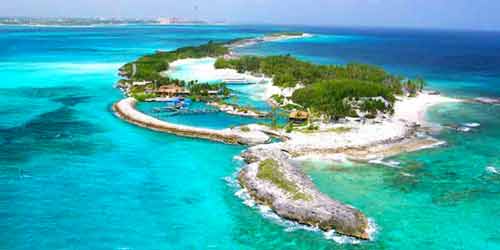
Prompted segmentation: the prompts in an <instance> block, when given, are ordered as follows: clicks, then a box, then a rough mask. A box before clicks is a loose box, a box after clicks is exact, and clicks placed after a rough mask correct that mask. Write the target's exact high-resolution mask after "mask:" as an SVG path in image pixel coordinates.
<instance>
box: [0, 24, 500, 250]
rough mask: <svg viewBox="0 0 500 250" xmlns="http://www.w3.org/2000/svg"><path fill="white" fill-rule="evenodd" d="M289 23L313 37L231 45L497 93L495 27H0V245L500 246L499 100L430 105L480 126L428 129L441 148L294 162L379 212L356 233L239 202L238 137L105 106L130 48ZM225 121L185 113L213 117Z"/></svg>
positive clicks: (445, 116) (450, 88)
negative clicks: (382, 157)
mask: <svg viewBox="0 0 500 250" xmlns="http://www.w3.org/2000/svg"><path fill="white" fill-rule="evenodd" d="M294 29H301V30H305V31H308V32H311V33H314V34H318V36H316V37H313V38H308V39H305V40H300V41H299V40H295V41H287V42H277V43H270V44H262V45H258V46H255V47H251V48H247V49H244V50H243V51H242V53H245V52H247V53H258V54H266V53H278V54H281V53H291V54H293V55H296V56H300V57H301V58H303V59H307V60H312V61H315V62H319V63H345V62H349V61H361V62H367V63H377V64H380V65H384V66H385V67H387V68H388V69H389V70H391V71H393V72H395V73H400V74H405V75H419V74H421V75H424V76H425V77H426V78H427V79H430V83H429V85H430V87H431V88H435V89H439V90H441V91H443V92H445V93H447V94H449V95H452V96H470V97H476V96H490V97H499V96H500V88H499V84H500V81H499V79H500V68H499V67H500V66H499V65H500V63H499V62H500V54H499V52H498V51H500V50H499V49H498V47H499V46H500V35H499V34H497V33H477V32H444V31H440V32H437V31H418V30H366V29H333V28H314V27H269V26H216V27H210V26H208V27H199V26H179V27H177V26H171V27H162V26H125V27H100V28H28V27H22V28H21V27H0V47H1V48H2V50H0V79H2V85H1V86H0V97H1V98H0V117H1V119H0V145H1V150H0V249H207V248H211V249H422V248H425V249H500V237H499V236H498V235H500V231H499V230H500V229H499V228H498V226H497V225H496V224H497V223H496V222H497V221H500V204H499V196H500V175H498V174H496V173H495V172H494V171H491V170H492V168H488V167H496V169H498V168H499V167H500V159H499V157H498V139H499V138H500V132H499V131H498V129H497V128H498V127H499V126H500V117H499V116H498V114H499V111H500V107H499V106H486V105H478V104H452V105H442V106H438V107H435V108H433V109H432V110H431V111H430V112H429V114H428V116H429V119H431V120H432V121H436V122H440V123H462V122H480V123H481V127H480V128H478V129H476V130H475V131H472V132H470V133H457V132H454V131H450V130H444V131H443V132H442V133H440V134H439V135H437V137H439V138H440V139H443V140H446V141H447V142H448V145H447V146H446V147H442V148H438V149H432V150H425V151H421V152H417V153H411V154H405V155H401V156H399V157H395V158H394V159H391V160H394V161H399V162H401V164H400V165H399V167H397V168H391V167H387V166H381V165H372V164H369V165H355V164H344V165H339V164H337V165H334V164H329V163H307V164H305V165H304V169H305V171H306V172H307V173H309V174H310V175H311V177H312V178H313V180H314V182H315V183H316V184H317V185H318V187H319V188H320V189H321V190H322V191H324V192H326V193H327V194H329V195H331V196H332V197H335V198H338V199H339V200H341V201H344V202H347V203H349V204H352V205H354V206H356V207H358V208H359V209H361V210H362V211H363V212H365V213H366V214H367V215H368V216H369V217H370V218H372V219H373V220H374V221H375V223H376V224H377V228H378V230H377V233H376V236H375V239H374V241H371V242H363V243H361V244H355V245H352V244H340V243H337V242H336V241H334V240H330V239H326V238H325V237H324V236H323V235H322V234H320V233H318V232H311V231H307V230H302V229H294V227H292V228H290V227H286V226H283V225H282V223H281V222H279V221H276V220H273V219H268V218H266V217H264V216H262V215H261V213H260V212H259V211H258V210H257V209H254V208H249V207H247V206H246V205H244V204H243V202H242V200H241V199H240V198H238V197H236V196H235V195H234V193H235V192H236V191H237V190H238V189H237V187H236V186H235V185H234V174H235V173H236V172H237V170H238V168H239V167H240V164H241V163H240V162H238V161H237V160H235V159H234V158H233V157H234V156H236V155H238V154H239V152H241V150H243V149H244V148H243V147H240V146H231V145H223V144H217V143H212V142H206V141H202V140H192V139H186V138H180V137H175V136H170V135H165V134H161V133H156V132H151V131H147V130H144V129H141V128H138V127H135V126H132V125H130V124H127V123H125V122H122V121H121V120H119V119H117V118H116V117H114V116H113V115H112V113H111V112H110V106H111V104H112V103H113V102H114V101H116V100H118V99H119V98H120V97H121V94H120V93H119V91H118V90H116V89H114V88H113V87H112V86H113V84H114V82H115V81H116V80H117V76H116V70H117V68H118V67H119V66H120V65H121V64H122V63H124V62H127V61H129V60H132V59H134V58H135V57H137V56H139V55H142V54H144V53H152V52H154V51H155V50H156V49H173V48H177V47H180V46H185V45H194V44H200V43H204V42H206V41H208V40H219V39H231V38H235V37H248V36H254V35H257V34H262V33H265V32H273V31H279V30H294ZM242 92H244V91H243V90H242ZM243 99H244V98H243ZM247 99H248V100H252V99H251V98H250V97H248V98H247ZM248 102H253V101H248ZM146 108H147V107H146ZM226 118H227V117H218V116H213V117H200V118H192V119H190V118H189V119H184V118H182V119H184V120H183V121H185V122H193V123H196V122H195V121H196V119H199V120H198V122H200V123H210V124H212V126H213V127H214V128H220V127H224V126H225V125H226V123H227V122H226ZM179 119H181V118H179ZM235 119H240V118H235ZM493 169H495V168H493Z"/></svg>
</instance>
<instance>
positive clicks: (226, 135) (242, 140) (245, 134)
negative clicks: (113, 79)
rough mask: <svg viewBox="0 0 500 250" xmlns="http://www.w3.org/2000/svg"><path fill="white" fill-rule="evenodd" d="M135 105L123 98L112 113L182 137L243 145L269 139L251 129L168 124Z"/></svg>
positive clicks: (263, 141)
mask: <svg viewBox="0 0 500 250" xmlns="http://www.w3.org/2000/svg"><path fill="white" fill-rule="evenodd" d="M136 103H137V101H136V100H135V99H134V98H131V97H129V98H125V99H123V100H121V101H118V102H117V103H115V104H114V105H113V111H114V112H115V114H116V115H117V116H118V117H120V118H122V119H123V120H125V121H127V122H130V123H132V124H135V125H137V126H140V127H144V128H148V129H151V130H155V131H161V132H166V133H169V134H175V135H179V136H184V137H192V138H200V139H206V140H212V141H218V142H223V143H230V144H245V145H256V144H262V143H266V142H268V141H269V139H270V138H269V136H268V135H266V134H265V133H263V132H261V131H259V130H255V129H252V128H249V129H247V130H246V131H243V130H242V129H241V128H233V129H223V130H215V129H208V128H199V127H191V126H186V125H180V124H173V123H169V122H166V121H163V120H159V119H156V118H154V117H151V116H149V115H146V114H144V113H142V112H140V111H138V110H137V109H136V108H135V105H136Z"/></svg>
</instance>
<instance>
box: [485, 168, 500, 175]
mask: <svg viewBox="0 0 500 250" xmlns="http://www.w3.org/2000/svg"><path fill="white" fill-rule="evenodd" d="M486 172H488V173H492V174H500V170H499V169H498V168H496V167H493V166H487V167H486Z"/></svg>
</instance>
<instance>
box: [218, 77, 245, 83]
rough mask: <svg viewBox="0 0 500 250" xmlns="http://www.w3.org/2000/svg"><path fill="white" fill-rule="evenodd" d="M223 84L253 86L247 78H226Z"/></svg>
mask: <svg viewBox="0 0 500 250" xmlns="http://www.w3.org/2000/svg"><path fill="white" fill-rule="evenodd" d="M222 82H223V83H225V84H251V83H250V82H249V81H248V80H247V79H245V78H226V79H223V80H222Z"/></svg>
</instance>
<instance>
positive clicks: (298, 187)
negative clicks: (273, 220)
mask: <svg viewBox="0 0 500 250" xmlns="http://www.w3.org/2000/svg"><path fill="white" fill-rule="evenodd" d="M242 157H243V158H244V159H245V161H246V162H247V163H248V165H247V166H246V167H244V168H243V169H242V170H241V172H240V174H239V176H238V180H239V182H240V185H241V186H242V187H243V188H245V189H246V190H247V191H248V193H249V194H250V196H251V197H252V198H253V199H254V200H255V201H256V202H258V203H261V204H265V205H267V206H269V207H271V209H272V210H273V211H274V212H275V213H276V214H278V215H279V216H281V217H283V218H285V219H289V220H292V221H296V222H298V223H301V224H305V225H309V226H314V227H318V228H320V229H322V230H325V231H328V230H332V229H333V230H335V231H336V232H337V233H340V234H344V235H348V236H353V237H356V238H360V239H369V235H368V232H367V230H368V220H367V218H366V217H365V216H364V215H363V214H362V213H361V212H360V211H359V210H358V209H356V208H354V207H351V206H348V205H345V204H342V203H341V202H339V201H336V200H333V199H331V198H330V197H328V196H326V195H324V194H322V193H321V192H320V191H319V190H318V189H317V188H316V187H315V185H314V184H313V182H312V181H311V180H310V178H309V177H307V176H306V175H305V174H304V173H303V172H302V171H301V170H300V169H298V168H297V167H295V166H293V165H292V164H290V162H289V156H288V155H287V154H286V153H285V152H282V151H280V150H279V149H270V148H268V147H262V146H255V147H252V148H250V149H248V150H247V151H246V152H244V153H243V154H242ZM265 164H267V165H272V167H271V170H272V171H270V167H269V166H265ZM272 168H275V169H272ZM273 171H274V172H273Z"/></svg>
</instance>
